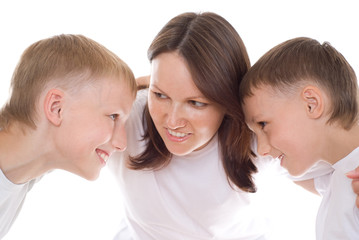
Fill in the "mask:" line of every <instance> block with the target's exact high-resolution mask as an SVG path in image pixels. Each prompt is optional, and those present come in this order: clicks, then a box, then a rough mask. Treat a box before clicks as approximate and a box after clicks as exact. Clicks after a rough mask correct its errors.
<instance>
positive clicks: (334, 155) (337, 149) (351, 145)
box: [324, 124, 359, 164]
mask: <svg viewBox="0 0 359 240" xmlns="http://www.w3.org/2000/svg"><path fill="white" fill-rule="evenodd" d="M329 128H332V130H333V131H329V133H328V135H326V137H327V139H324V141H326V142H327V144H326V146H325V147H326V149H324V151H325V154H324V156H325V159H324V160H326V161H327V162H329V163H330V164H335V163H337V162H338V161H340V160H341V159H343V158H345V157H346V156H347V155H349V154H350V153H351V152H352V151H353V150H355V149H356V148H357V147H359V124H355V125H354V126H353V127H352V128H351V129H350V130H345V129H343V128H339V127H334V128H333V127H332V126H331V127H329Z"/></svg>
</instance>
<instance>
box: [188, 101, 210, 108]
mask: <svg viewBox="0 0 359 240" xmlns="http://www.w3.org/2000/svg"><path fill="white" fill-rule="evenodd" d="M189 103H190V104H191V105H193V106H195V107H204V106H206V105H207V103H203V102H198V101H194V100H190V101H189Z"/></svg>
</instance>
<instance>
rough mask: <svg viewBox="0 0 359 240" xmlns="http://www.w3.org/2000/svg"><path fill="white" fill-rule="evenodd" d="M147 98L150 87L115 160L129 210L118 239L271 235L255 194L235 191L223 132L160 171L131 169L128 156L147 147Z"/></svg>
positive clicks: (196, 239) (136, 107)
mask: <svg viewBox="0 0 359 240" xmlns="http://www.w3.org/2000/svg"><path fill="white" fill-rule="evenodd" d="M146 100H147V91H140V92H139V93H138V98H137V100H136V102H135V104H134V106H133V109H132V113H131V117H130V119H129V120H128V121H127V137H128V139H127V145H128V147H127V150H126V151H125V152H123V153H116V155H114V156H113V157H112V158H111V159H110V161H109V166H110V168H111V170H113V172H114V174H115V176H116V178H117V180H118V183H119V185H120V189H121V191H122V195H123V199H124V203H125V212H126V224H125V226H124V229H123V230H122V231H121V232H120V233H119V234H118V236H117V238H116V239H121V240H125V239H133V240H158V239H161V240H165V239H168V240H183V239H186V240H200V239H232V240H242V239H243V240H244V239H246V240H248V239H249V240H251V239H253V240H254V239H258V240H259V239H267V238H266V237H265V236H264V235H265V233H266V232H267V227H268V226H267V220H266V219H265V218H264V216H262V213H261V212H259V211H258V209H259V208H258V209H257V208H256V206H255V205H254V204H253V202H252V201H251V197H252V195H253V194H250V193H246V192H242V191H240V190H237V191H234V190H233V189H232V188H231V187H230V186H229V184H228V181H227V177H226V174H225V172H224V169H223V166H222V163H221V161H220V159H221V158H220V155H219V148H218V140H217V136H216V137H215V138H214V139H213V140H212V141H211V142H210V143H209V144H208V145H207V146H206V147H204V148H203V149H201V150H199V151H195V152H192V153H191V154H188V155H186V156H181V157H180V156H173V158H172V159H171V162H170V164H169V165H167V166H166V167H164V168H162V169H160V170H157V171H152V170H130V169H128V168H127V167H126V162H127V158H128V154H130V155H132V156H135V155H137V154H139V153H141V152H142V151H143V150H144V149H145V143H144V141H141V138H142V136H143V133H144V127H143V124H142V113H143V108H144V105H145V103H146Z"/></svg>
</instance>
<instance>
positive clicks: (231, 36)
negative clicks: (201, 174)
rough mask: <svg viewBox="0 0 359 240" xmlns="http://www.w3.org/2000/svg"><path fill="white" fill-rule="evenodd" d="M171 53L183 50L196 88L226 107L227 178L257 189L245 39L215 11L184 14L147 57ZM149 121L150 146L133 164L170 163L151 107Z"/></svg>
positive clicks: (221, 133)
mask: <svg viewBox="0 0 359 240" xmlns="http://www.w3.org/2000/svg"><path fill="white" fill-rule="evenodd" d="M167 52H177V53H179V54H180V56H182V57H183V59H184V60H185V61H186V62H187V66H188V67H189V70H190V72H191V75H192V78H193V81H194V83H195V85H196V87H197V88H198V89H199V90H200V91H201V93H202V94H203V95H204V96H205V97H206V98H207V99H209V100H210V101H212V102H214V103H217V104H219V105H220V106H221V107H222V108H223V109H224V111H225V116H224V119H223V121H222V123H221V125H220V127H219V130H218V139H219V147H220V151H221V160H222V163H223V167H224V169H225V172H226V174H227V178H228V180H229V183H230V185H231V186H232V187H234V185H236V186H237V187H238V188H240V189H241V190H243V191H247V192H255V190H256V188H255V185H254V182H253V178H252V173H254V172H256V171H257V168H256V166H255V165H254V164H253V162H252V160H251V151H250V138H251V135H250V133H249V130H248V129H247V127H246V125H245V123H244V116H243V112H242V109H241V104H240V99H239V96H238V89H239V84H240V81H241V80H242V78H243V76H244V74H245V73H246V72H247V70H248V68H249V67H250V62H249V57H248V54H247V51H246V48H245V45H244V44H243V41H242V39H241V38H240V36H239V35H238V33H237V32H236V30H235V29H234V28H233V26H232V25H231V24H230V23H229V22H228V21H227V20H225V19H224V18H223V17H221V16H219V15H217V14H215V13H211V12H205V13H191V12H189V13H183V14H180V15H178V16H176V17H174V18H173V19H171V20H170V21H169V22H168V23H167V24H166V25H165V26H164V27H163V28H162V30H160V32H159V33H158V34H157V36H156V37H155V39H154V40H153V42H152V44H151V45H150V47H149V49H148V59H149V60H150V61H152V60H153V59H155V58H156V57H157V56H158V55H160V54H162V53H167ZM144 125H146V126H147V129H146V132H145V136H144V139H145V140H147V147H146V149H145V151H144V152H143V153H142V154H140V155H139V156H135V157H132V158H130V162H129V165H130V167H131V168H133V169H158V168H161V167H164V166H166V165H167V164H168V163H169V162H170V160H171V153H170V152H169V151H168V150H167V148H166V146H165V144H164V142H163V140H162V138H161V137H160V135H159V133H158V132H157V130H156V128H155V125H154V123H153V121H152V119H151V116H150V114H149V110H148V106H146V108H145V110H144ZM233 184H234V185H233Z"/></svg>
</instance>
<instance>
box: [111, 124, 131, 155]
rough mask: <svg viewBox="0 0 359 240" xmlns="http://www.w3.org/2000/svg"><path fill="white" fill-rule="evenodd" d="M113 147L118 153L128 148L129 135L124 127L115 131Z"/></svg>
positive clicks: (112, 141)
mask: <svg viewBox="0 0 359 240" xmlns="http://www.w3.org/2000/svg"><path fill="white" fill-rule="evenodd" d="M111 144H112V146H114V147H115V149H116V151H120V152H122V151H125V150H126V147H127V135H126V129H125V127H124V125H121V126H120V127H117V128H115V129H114V133H113V135H112V139H111Z"/></svg>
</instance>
